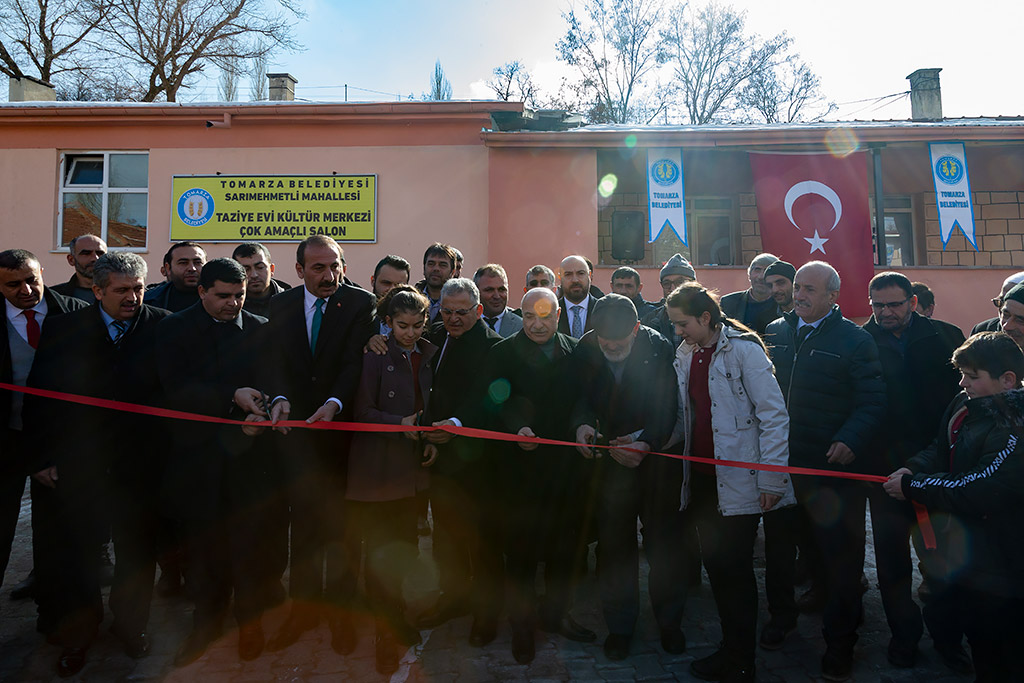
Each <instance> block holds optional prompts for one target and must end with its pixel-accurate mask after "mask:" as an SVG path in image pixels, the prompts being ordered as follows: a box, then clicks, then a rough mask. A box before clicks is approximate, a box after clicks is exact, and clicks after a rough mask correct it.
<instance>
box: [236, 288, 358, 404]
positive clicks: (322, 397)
mask: <svg viewBox="0 0 1024 683" xmlns="http://www.w3.org/2000/svg"><path fill="white" fill-rule="evenodd" d="M305 295H306V288H305V287H293V288H292V289H289V290H288V291H287V292H282V293H281V294H278V295H277V296H275V297H273V298H272V299H271V300H270V315H269V316H267V317H268V318H269V322H268V323H267V330H266V340H267V348H266V352H265V355H264V357H263V359H262V360H261V363H260V364H261V365H262V366H263V370H264V371H265V374H263V375H261V376H259V377H256V378H255V379H256V381H257V382H259V383H260V384H261V385H263V386H265V387H267V388H268V389H269V390H270V391H272V392H273V393H274V394H275V395H283V396H285V397H287V398H288V400H289V401H290V403H291V415H290V418H291V419H296V420H305V419H306V418H308V417H309V416H310V415H312V414H313V413H314V412H316V410H317V409H318V408H320V406H322V405H323V404H324V402H326V401H327V399H329V398H336V399H338V400H339V401H341V404H342V411H341V413H340V414H339V416H338V417H337V419H342V420H346V419H351V416H352V415H353V411H354V409H355V405H354V404H355V396H356V390H357V389H358V388H359V374H360V372H361V371H362V368H363V347H364V346H365V345H366V342H367V341H368V340H369V339H370V337H371V336H373V334H374V333H375V330H374V329H373V314H374V310H375V306H376V300H375V299H374V297H373V295H372V294H370V293H369V292H367V291H366V290H363V289H359V288H358V287H350V286H348V285H341V286H340V287H339V288H338V290H337V291H336V292H335V293H334V294H333V295H332V296H331V298H330V299H328V300H327V306H326V307H325V308H324V318H323V323H322V324H321V327H320V334H319V336H318V337H317V345H316V351H315V353H314V352H313V351H312V350H310V348H309V337H308V336H307V334H306V314H305Z"/></svg>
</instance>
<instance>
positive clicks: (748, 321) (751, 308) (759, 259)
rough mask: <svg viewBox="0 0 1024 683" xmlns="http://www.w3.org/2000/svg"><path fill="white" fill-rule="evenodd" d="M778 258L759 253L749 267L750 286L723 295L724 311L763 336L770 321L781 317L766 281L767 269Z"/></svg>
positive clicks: (773, 255)
mask: <svg viewBox="0 0 1024 683" xmlns="http://www.w3.org/2000/svg"><path fill="white" fill-rule="evenodd" d="M778 260H779V257H778V256H776V255H775V254H758V255H757V256H755V257H754V258H753V260H751V261H750V266H748V267H747V279H748V280H749V281H750V288H749V289H745V290H743V291H741V292H733V293H732V294H726V295H725V296H723V297H722V311H723V312H724V313H725V314H726V315H727V316H729V317H730V318H732V319H733V320H738V321H740V322H741V323H743V324H744V325H746V326H747V327H749V328H750V329H752V330H754V331H755V332H757V333H758V334H759V335H761V336H762V337H763V336H764V328H766V327H768V323H770V322H771V321H773V320H775V319H776V318H778V317H779V313H778V309H777V308H776V306H775V300H774V299H773V298H772V290H771V288H769V287H768V284H767V283H766V282H765V270H766V269H767V268H768V267H769V266H770V265H772V264H773V263H776V262H777V261H778Z"/></svg>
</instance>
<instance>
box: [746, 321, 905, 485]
mask: <svg viewBox="0 0 1024 683" xmlns="http://www.w3.org/2000/svg"><path fill="white" fill-rule="evenodd" d="M797 320H798V318H797V315H796V313H793V312H790V313H786V314H785V315H784V316H783V317H782V318H781V319H779V320H776V321H775V322H773V323H772V324H771V325H769V326H768V329H767V330H766V333H765V341H766V343H767V344H768V351H769V353H770V354H771V358H772V362H774V363H775V377H776V379H778V380H779V386H780V387H781V388H782V395H783V396H784V397H785V399H786V407H787V408H789V463H790V465H793V466H794V467H812V468H818V469H833V470H849V471H855V472H863V471H865V470H866V468H868V467H869V466H870V460H869V458H868V451H867V448H868V447H869V445H870V444H871V443H872V440H873V439H874V437H875V431H876V430H877V429H878V427H879V425H880V424H881V421H882V418H883V415H884V413H885V383H884V382H883V380H882V367H881V365H880V364H879V362H878V347H877V346H876V345H875V340H874V339H872V337H871V335H870V334H868V333H867V332H865V331H864V330H862V329H861V328H860V327H859V326H858V325H857V324H856V323H855V322H853V321H852V320H848V319H846V318H844V317H843V314H842V313H841V312H840V311H839V306H833V307H832V312H831V313H829V314H828V315H827V316H825V318H824V319H823V320H822V321H821V323H820V324H819V325H818V327H817V328H816V329H815V330H814V331H813V332H811V333H810V334H809V335H808V337H807V339H806V340H805V341H804V343H803V344H802V345H801V347H800V349H799V351H798V350H797V349H796V328H797ZM835 441H840V442H842V443H844V444H846V445H847V447H849V448H850V450H852V451H853V453H854V456H856V459H855V460H854V461H853V462H852V463H851V464H849V465H847V466H843V465H839V464H829V463H828V462H827V460H826V457H825V454H826V453H827V452H828V449H829V447H830V446H831V445H832V443H833V442H835Z"/></svg>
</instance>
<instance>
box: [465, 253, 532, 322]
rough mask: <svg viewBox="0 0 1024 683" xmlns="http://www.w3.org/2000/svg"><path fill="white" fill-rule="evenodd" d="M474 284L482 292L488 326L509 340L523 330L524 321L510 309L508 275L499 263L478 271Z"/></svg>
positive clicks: (474, 276) (481, 300)
mask: <svg viewBox="0 0 1024 683" xmlns="http://www.w3.org/2000/svg"><path fill="white" fill-rule="evenodd" d="M473 284H475V285H476V287H477V289H479V290H480V304H481V305H482V306H483V307H484V312H483V319H484V322H485V323H487V326H488V327H489V328H491V329H492V330H494V331H495V332H497V333H498V334H500V335H501V336H502V337H503V338H505V339H507V338H509V337H511V336H512V335H513V334H515V333H516V332H518V331H519V330H521V329H523V319H522V317H520V315H519V314H518V313H515V312H514V311H513V310H512V309H511V308H509V307H508V275H506V274H505V269H504V268H502V267H501V266H500V265H498V264H497V263H488V264H487V265H483V266H480V267H479V268H477V269H476V273H475V274H474V275H473Z"/></svg>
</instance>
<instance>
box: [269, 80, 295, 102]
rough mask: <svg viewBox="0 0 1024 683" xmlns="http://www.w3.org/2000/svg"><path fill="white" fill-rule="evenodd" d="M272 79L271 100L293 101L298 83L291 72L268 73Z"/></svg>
mask: <svg viewBox="0 0 1024 683" xmlns="http://www.w3.org/2000/svg"><path fill="white" fill-rule="evenodd" d="M267 78H269V79H270V100H271V101H275V102H291V101H292V100H294V99H295V84H296V83H298V81H297V80H295V77H294V76H292V75H291V74H267Z"/></svg>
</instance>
